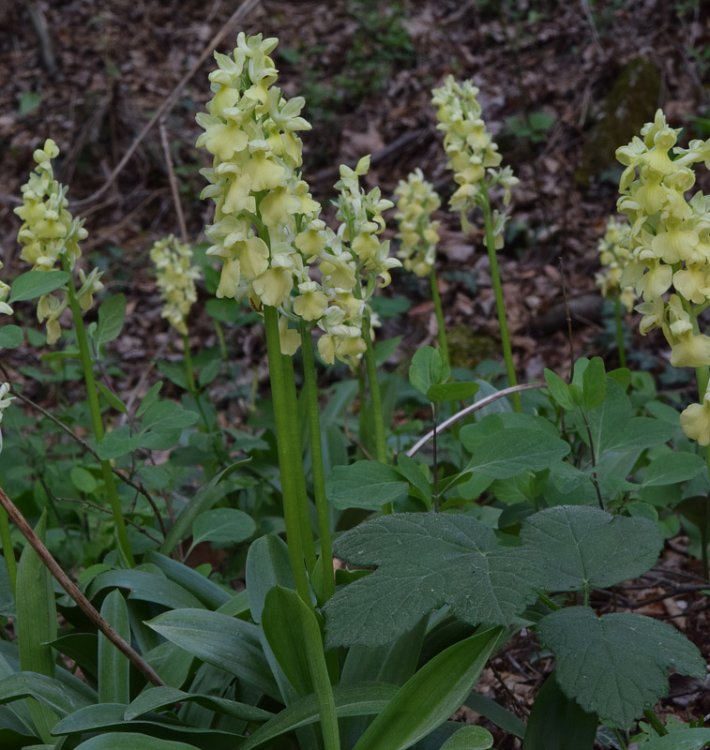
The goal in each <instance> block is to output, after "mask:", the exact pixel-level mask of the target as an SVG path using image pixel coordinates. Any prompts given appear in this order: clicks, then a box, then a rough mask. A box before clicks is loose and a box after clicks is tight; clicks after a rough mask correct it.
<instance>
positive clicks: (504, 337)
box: [480, 184, 522, 411]
mask: <svg viewBox="0 0 710 750" xmlns="http://www.w3.org/2000/svg"><path fill="white" fill-rule="evenodd" d="M480 195H481V202H480V205H481V208H482V210H483V222H484V226H485V230H486V249H487V250H488V260H489V261H490V265H491V280H492V282H493V291H494V293H495V298H496V311H497V312H498V325H499V326H500V340H501V344H502V345H503V358H504V359H505V369H506V372H507V373H508V385H511V386H512V385H517V384H518V379H517V377H516V375H515V365H514V364H513V350H512V348H511V345H510V333H509V331H508V320H507V318H506V315H505V299H504V297H503V285H502V284H501V281H500V271H499V270H498V256H497V254H496V239H495V233H494V231H493V212H492V211H491V203H490V200H489V199H488V190H487V188H486V186H485V184H484V185H482V186H481V194H480ZM512 399H513V407H514V409H515V411H522V404H521V401H520V394H519V393H517V392H516V393H514V394H513V396H512Z"/></svg>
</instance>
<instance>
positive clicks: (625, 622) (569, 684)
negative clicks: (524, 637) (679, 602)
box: [538, 607, 705, 729]
mask: <svg viewBox="0 0 710 750" xmlns="http://www.w3.org/2000/svg"><path fill="white" fill-rule="evenodd" d="M538 627H539V630H540V636H541V638H542V641H543V643H544V644H545V645H546V646H547V647H548V648H549V649H550V650H551V651H552V652H553V653H554V655H555V660H556V667H555V672H556V674H557V681H558V683H559V685H560V687H561V688H562V690H563V691H564V693H565V694H566V695H567V696H568V697H569V698H572V699H574V700H575V701H577V703H578V704H579V705H580V706H581V707H582V708H583V709H584V710H585V711H587V712H589V713H596V714H597V715H598V716H599V719H600V720H601V721H602V722H603V723H604V724H608V725H609V726H615V727H619V728H622V729H625V728H626V727H628V726H629V725H630V724H631V722H632V721H633V720H634V719H635V718H637V717H638V716H639V715H640V714H641V713H642V712H643V710H644V708H647V707H649V706H652V705H653V704H654V703H656V702H657V701H658V700H659V699H660V698H661V697H663V696H664V695H665V694H666V693H667V692H668V672H669V671H674V672H678V673H680V674H687V675H690V676H692V677H698V678H700V677H703V676H704V675H705V662H704V660H703V658H702V656H701V655H700V652H699V651H698V649H697V648H696V647H695V646H694V645H693V644H692V643H691V642H690V641H689V640H687V639H686V638H685V637H684V636H682V635H681V634H680V633H679V632H678V631H677V630H675V628H673V627H671V626H670V625H667V624H666V623H663V622H659V621H657V620H652V619H650V618H648V617H642V616H641V615H633V614H626V613H622V614H609V615H604V616H602V617H597V616H596V614H595V613H594V611H593V610H592V609H590V608H589V607H569V608H567V609H562V610H559V611H558V612H553V613H552V614H549V615H547V616H545V617H544V618H543V619H542V620H540V622H539V624H538Z"/></svg>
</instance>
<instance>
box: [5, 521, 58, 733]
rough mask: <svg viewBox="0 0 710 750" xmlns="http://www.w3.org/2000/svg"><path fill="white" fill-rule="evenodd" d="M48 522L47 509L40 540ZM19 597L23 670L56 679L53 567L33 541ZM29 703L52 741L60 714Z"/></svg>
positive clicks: (26, 551) (20, 571)
mask: <svg viewBox="0 0 710 750" xmlns="http://www.w3.org/2000/svg"><path fill="white" fill-rule="evenodd" d="M46 523H47V512H46V510H45V511H43V512H42V515H41V516H40V520H39V522H38V523H37V527H36V529H35V532H36V533H37V536H38V537H39V538H40V539H44V532H45V528H46ZM15 599H16V604H17V620H16V623H15V630H16V634H17V643H18V647H19V652H20V669H22V670H24V671H27V672H36V673H37V675H38V676H39V675H43V676H45V677H49V678H52V677H54V672H55V667H54V658H55V657H54V652H53V649H52V647H51V646H50V645H49V644H50V643H51V642H52V641H53V640H55V639H56V637H57V606H56V603H55V599H54V588H53V586H52V577H51V575H50V573H49V570H48V569H47V567H46V566H45V565H44V563H43V562H42V560H41V559H40V557H39V555H38V554H37V553H36V552H35V550H34V548H33V547H32V546H31V545H30V544H25V547H24V548H23V550H22V554H21V555H20V562H19V564H18V566H17V584H16V592H15ZM27 706H28V708H29V711H30V714H31V716H32V720H33V721H34V724H35V727H36V729H37V731H38V732H39V735H40V737H41V738H42V740H43V741H45V742H48V741H49V740H50V734H49V733H50V731H51V729H52V727H53V726H54V724H55V723H56V721H57V715H56V714H55V713H54V711H52V709H51V708H50V707H49V706H48V705H47V704H46V703H45V702H44V701H39V700H37V701H35V700H29V701H28V703H27Z"/></svg>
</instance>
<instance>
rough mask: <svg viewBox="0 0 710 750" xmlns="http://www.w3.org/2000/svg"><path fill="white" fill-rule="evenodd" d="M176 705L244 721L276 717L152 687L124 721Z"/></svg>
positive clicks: (211, 698)
mask: <svg viewBox="0 0 710 750" xmlns="http://www.w3.org/2000/svg"><path fill="white" fill-rule="evenodd" d="M174 703H198V704H200V705H201V706H205V707H206V708H210V709H212V710H213V711H216V712H217V713H220V714H224V715H225V716H232V717H234V718H235V719H242V720H244V721H259V722H261V721H268V720H269V719H271V718H273V716H274V715H273V714H272V713H271V712H270V711H265V710H264V709H263V708H257V707H256V706H250V705H249V704H247V703H238V702H237V701H231V700H228V699H227V698H219V697H217V696H214V695H200V694H195V693H186V692H185V691H184V690H178V689H177V688H172V687H152V688H148V689H147V690H144V691H143V692H142V693H141V694H140V695H139V696H138V697H137V698H136V699H135V700H133V701H132V702H131V703H130V705H129V706H128V707H127V708H126V711H125V713H124V719H125V720H126V721H133V720H134V719H137V718H138V717H139V716H142V715H143V714H147V713H150V712H151V711H158V710H159V709H161V708H168V707H169V706H172V705H173V704H174Z"/></svg>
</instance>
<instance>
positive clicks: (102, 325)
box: [96, 294, 126, 347]
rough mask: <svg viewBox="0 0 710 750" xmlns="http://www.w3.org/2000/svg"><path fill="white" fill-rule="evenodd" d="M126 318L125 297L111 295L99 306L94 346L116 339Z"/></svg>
mask: <svg viewBox="0 0 710 750" xmlns="http://www.w3.org/2000/svg"><path fill="white" fill-rule="evenodd" d="M125 318H126V297H125V295H123V294H112V295H111V296H110V297H106V299H105V300H104V301H103V302H102V303H101V304H100V305H99V322H98V326H97V328H96V346H97V347H98V346H102V345H103V344H108V343H109V341H113V340H114V339H117V338H118V337H119V335H120V333H121V329H122V328H123V321H124V320H125Z"/></svg>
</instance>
